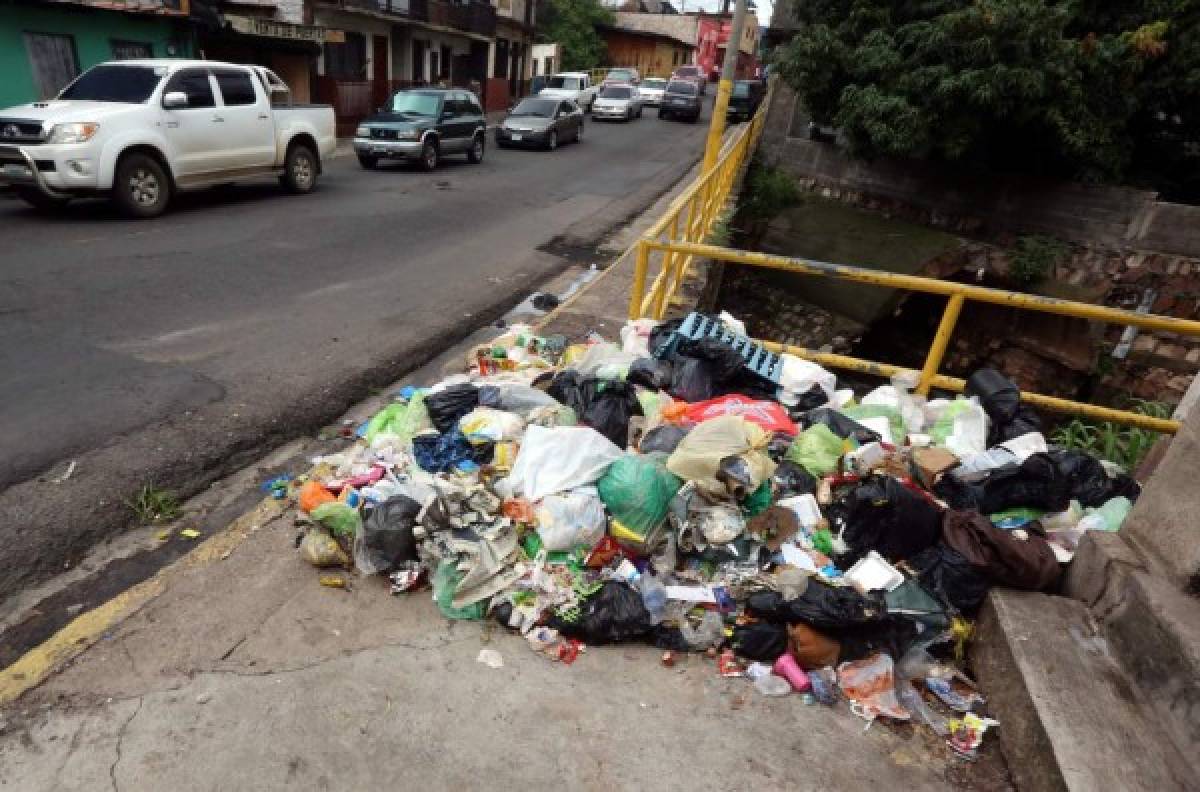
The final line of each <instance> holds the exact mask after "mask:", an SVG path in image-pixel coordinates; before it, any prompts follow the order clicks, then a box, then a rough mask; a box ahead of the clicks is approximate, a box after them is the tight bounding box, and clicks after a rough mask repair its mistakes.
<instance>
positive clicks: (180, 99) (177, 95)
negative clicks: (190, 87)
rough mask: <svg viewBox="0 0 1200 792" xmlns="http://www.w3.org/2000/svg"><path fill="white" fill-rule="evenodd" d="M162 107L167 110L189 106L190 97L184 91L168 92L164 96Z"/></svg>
mask: <svg viewBox="0 0 1200 792" xmlns="http://www.w3.org/2000/svg"><path fill="white" fill-rule="evenodd" d="M162 106H163V107H165V108H166V109H167V110H174V109H175V108H178V107H187V106H188V97H187V94H185V93H184V92H183V91H168V92H167V93H166V94H164V95H163V100H162Z"/></svg>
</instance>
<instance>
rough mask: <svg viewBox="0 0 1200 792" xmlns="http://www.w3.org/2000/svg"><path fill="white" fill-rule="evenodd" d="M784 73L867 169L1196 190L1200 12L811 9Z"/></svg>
mask: <svg viewBox="0 0 1200 792" xmlns="http://www.w3.org/2000/svg"><path fill="white" fill-rule="evenodd" d="M795 12H796V14H797V16H798V18H799V21H800V22H801V25H802V28H801V31H800V32H799V33H797V35H796V36H795V38H794V39H793V40H792V41H791V42H790V43H789V44H788V45H787V46H786V47H785V48H783V49H782V50H781V51H779V52H777V53H776V63H777V67H778V71H779V73H780V74H782V76H783V78H784V79H785V80H786V81H787V82H788V84H790V85H791V86H792V87H793V88H795V89H796V91H797V92H798V93H799V94H800V96H801V98H802V99H803V101H804V103H805V106H806V107H807V108H808V109H809V111H810V112H811V113H812V115H813V117H814V118H815V119H816V120H818V121H821V122H823V123H833V124H836V125H837V126H839V127H840V128H841V130H842V133H843V135H844V138H845V140H846V142H847V145H848V146H849V147H850V149H851V151H852V152H853V153H854V154H856V155H858V156H861V157H864V158H874V157H879V156H898V157H910V158H927V159H934V160H941V161H947V162H955V163H963V164H969V165H975V166H984V167H991V168H995V169H1001V170H1022V171H1025V172H1034V173H1052V174H1054V173H1057V174H1061V175H1069V176H1074V177H1083V178H1089V179H1113V180H1119V179H1123V178H1127V177H1128V178H1150V177H1151V176H1152V173H1151V171H1152V170H1154V169H1157V173H1158V174H1159V176H1160V177H1161V176H1162V175H1163V174H1168V175H1170V174H1169V170H1168V163H1173V164H1174V165H1175V166H1176V169H1177V171H1178V169H1179V168H1180V167H1183V166H1186V168H1185V170H1186V171H1187V173H1179V172H1177V173H1175V174H1174V175H1172V176H1171V178H1173V179H1174V180H1175V183H1178V184H1186V183H1190V182H1188V180H1189V179H1192V180H1194V181H1195V184H1196V185H1197V189H1200V179H1198V178H1196V176H1197V174H1200V165H1198V164H1197V159H1196V158H1193V159H1192V160H1191V161H1190V163H1188V162H1186V161H1185V160H1186V156H1185V155H1186V149H1185V146H1184V144H1185V142H1187V141H1189V140H1190V141H1193V142H1194V141H1197V140H1200V0H1128V1H1123V2H1120V3H1115V2H1112V1H1111V0H974V1H973V2H966V1H965V0H807V1H806V2H804V3H797V4H795Z"/></svg>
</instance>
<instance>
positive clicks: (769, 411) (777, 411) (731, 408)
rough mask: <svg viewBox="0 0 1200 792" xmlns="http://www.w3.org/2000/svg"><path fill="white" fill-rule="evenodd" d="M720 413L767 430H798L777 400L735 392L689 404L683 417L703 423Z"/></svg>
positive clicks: (792, 431) (693, 421) (791, 432)
mask: <svg viewBox="0 0 1200 792" xmlns="http://www.w3.org/2000/svg"><path fill="white" fill-rule="evenodd" d="M722 415H740V416H741V417H743V418H745V419H746V420H747V421H750V422H751V423H754V424H757V425H758V426H760V427H762V428H763V429H764V430H766V431H767V432H783V433H784V434H788V435H794V434H796V432H797V431H799V430H798V429H797V427H796V424H795V423H793V421H792V419H791V418H790V417H788V414H787V411H786V410H784V409H783V408H782V407H780V406H779V404H778V403H777V402H773V401H763V400H758V399H751V398H748V397H746V396H742V395H741V394H737V393H733V394H729V395H727V396H720V397H718V398H715V399H709V400H708V401H702V402H696V403H695V404H689V405H688V406H687V409H686V410H685V411H684V418H685V419H686V420H688V421H690V422H692V423H703V422H704V421H708V420H711V419H713V418H719V417H720V416H722Z"/></svg>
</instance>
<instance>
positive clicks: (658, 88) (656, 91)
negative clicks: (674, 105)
mask: <svg viewBox="0 0 1200 792" xmlns="http://www.w3.org/2000/svg"><path fill="white" fill-rule="evenodd" d="M666 90H667V81H666V80H664V79H662V78H661V77H647V78H646V79H644V80H642V83H641V85H639V86H638V93H640V94H641V95H642V104H644V105H646V106H647V107H658V106H659V105H660V104H662V100H663V92H665V91H666Z"/></svg>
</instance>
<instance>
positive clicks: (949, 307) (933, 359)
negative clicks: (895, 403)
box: [917, 294, 966, 396]
mask: <svg viewBox="0 0 1200 792" xmlns="http://www.w3.org/2000/svg"><path fill="white" fill-rule="evenodd" d="M965 300H966V298H965V297H963V296H962V295H961V294H955V295H953V296H951V297H950V299H949V300H948V301H947V302H946V310H944V311H942V321H940V322H938V329H937V334H936V335H934V337H933V343H932V344H930V345H929V354H928V355H926V356H925V366H924V367H923V368H922V369H921V379H920V381H919V382H918V383H917V393H919V394H921V395H922V396H928V395H929V389H930V388H931V387H932V386H933V380H934V378H935V377H937V373H938V369H940V368H941V367H942V358H943V357H945V355H946V347H948V346H949V345H950V336H951V335H952V334H953V333H954V325H956V324H957V323H958V315H959V314H960V313H962V307H963V302H965Z"/></svg>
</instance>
